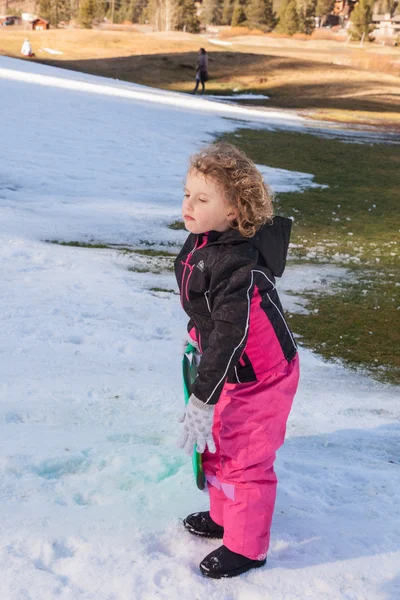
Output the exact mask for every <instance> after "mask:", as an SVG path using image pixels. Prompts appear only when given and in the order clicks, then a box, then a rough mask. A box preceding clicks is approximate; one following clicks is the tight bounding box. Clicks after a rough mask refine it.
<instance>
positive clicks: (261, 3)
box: [246, 0, 277, 31]
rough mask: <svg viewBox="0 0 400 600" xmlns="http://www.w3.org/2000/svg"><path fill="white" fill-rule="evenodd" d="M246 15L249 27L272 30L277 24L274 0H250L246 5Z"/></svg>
mask: <svg viewBox="0 0 400 600" xmlns="http://www.w3.org/2000/svg"><path fill="white" fill-rule="evenodd" d="M246 17H247V20H248V23H249V27H258V28H260V29H263V30H264V31H271V30H272V29H273V28H274V27H275V25H276V21H277V20H276V15H275V13H274V9H273V5H272V0H250V2H249V4H248V5H247V6H246Z"/></svg>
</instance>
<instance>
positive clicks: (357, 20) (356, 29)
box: [350, 0, 374, 41]
mask: <svg viewBox="0 0 400 600" xmlns="http://www.w3.org/2000/svg"><path fill="white" fill-rule="evenodd" d="M372 7H373V0H358V3H357V5H356V7H355V9H354V10H353V12H352V13H351V17H350V20H351V30H350V31H351V35H352V37H353V38H355V39H356V40H361V39H363V38H364V37H365V38H366V39H367V40H368V41H370V37H369V34H370V33H371V31H372V30H373V29H374V26H373V25H372Z"/></svg>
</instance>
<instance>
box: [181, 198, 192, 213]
mask: <svg viewBox="0 0 400 600" xmlns="http://www.w3.org/2000/svg"><path fill="white" fill-rule="evenodd" d="M183 206H184V208H185V210H189V211H191V210H193V203H192V201H191V200H190V198H185V201H184V203H183Z"/></svg>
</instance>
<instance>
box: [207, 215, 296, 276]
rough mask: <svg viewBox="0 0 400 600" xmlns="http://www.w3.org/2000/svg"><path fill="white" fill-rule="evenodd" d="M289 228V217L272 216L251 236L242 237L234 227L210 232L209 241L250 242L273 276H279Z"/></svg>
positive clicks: (287, 246) (284, 255) (221, 242)
mask: <svg viewBox="0 0 400 600" xmlns="http://www.w3.org/2000/svg"><path fill="white" fill-rule="evenodd" d="M291 229H292V221H291V219H286V218H285V217H274V219H273V221H272V223H266V224H265V225H263V226H262V227H260V229H259V230H258V231H257V232H256V234H255V235H253V237H250V238H248V237H244V236H243V235H242V234H241V233H239V231H237V230H236V229H230V230H229V231H225V232H224V233H222V234H219V235H218V234H217V232H215V231H213V232H210V236H209V241H210V243H212V244H235V245H236V244H243V242H247V243H249V244H252V245H253V246H255V247H256V248H257V250H258V251H259V253H260V255H261V257H262V259H263V261H264V262H265V265H266V266H267V267H268V268H269V270H270V271H271V272H272V274H273V275H274V277H281V276H282V274H283V271H284V270H285V265H286V256H287V252H288V248H289V240H290V232H291ZM215 234H217V235H215ZM217 236H218V237H217ZM216 238H217V239H216Z"/></svg>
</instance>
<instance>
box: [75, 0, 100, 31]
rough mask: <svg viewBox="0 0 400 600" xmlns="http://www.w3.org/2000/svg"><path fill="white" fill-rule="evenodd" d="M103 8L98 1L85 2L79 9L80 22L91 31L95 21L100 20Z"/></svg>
mask: <svg viewBox="0 0 400 600" xmlns="http://www.w3.org/2000/svg"><path fill="white" fill-rule="evenodd" d="M100 14H101V8H100V6H99V3H98V2H97V0H83V2H82V3H81V5H80V7H79V21H80V22H81V23H82V25H83V26H84V27H86V28H87V29H90V28H91V27H92V23H93V21H94V19H97V18H99V16H100Z"/></svg>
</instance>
